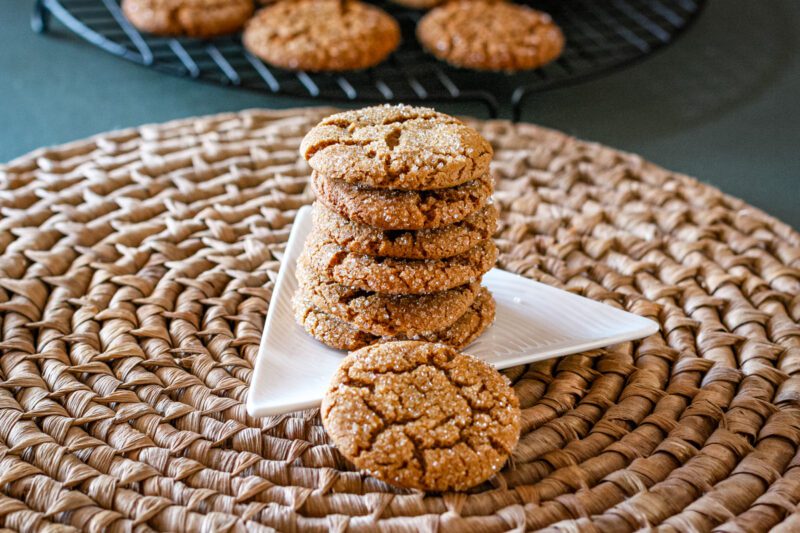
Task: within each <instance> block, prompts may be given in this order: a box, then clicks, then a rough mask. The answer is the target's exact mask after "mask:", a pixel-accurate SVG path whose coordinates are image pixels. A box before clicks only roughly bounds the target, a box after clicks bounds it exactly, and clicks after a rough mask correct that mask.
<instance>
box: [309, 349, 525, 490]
mask: <svg viewBox="0 0 800 533" xmlns="http://www.w3.org/2000/svg"><path fill="white" fill-rule="evenodd" d="M320 412H321V415H322V423H323V425H324V426H325V430H326V431H327V433H328V435H329V436H330V438H331V440H332V441H333V443H334V444H335V445H336V448H337V449H338V450H339V451H340V452H341V453H342V454H343V455H344V456H345V457H347V458H348V459H349V460H350V461H352V462H353V464H354V465H355V466H356V468H358V469H360V470H365V471H367V472H369V473H370V474H371V475H373V476H375V477H377V478H378V479H382V480H383V481H386V482H387V483H391V484H393V485H397V486H400V487H405V488H411V489H420V490H425V491H449V490H466V489H469V488H470V487H474V486H475V485H478V484H480V483H482V482H483V481H486V480H487V479H488V478H490V477H491V476H492V475H493V474H494V473H495V472H497V471H498V470H500V468H502V466H503V465H504V464H505V462H506V460H507V458H508V457H509V456H510V455H511V452H512V450H513V448H514V446H515V445H516V444H517V441H518V440H519V431H520V418H521V415H520V409H519V400H518V398H517V396H516V395H515V394H514V391H513V390H512V389H511V387H510V386H509V384H508V381H507V379H506V378H505V377H503V376H502V375H501V374H500V373H499V372H497V371H496V370H495V369H494V368H492V367H491V366H489V365H488V364H487V363H485V362H484V361H481V360H480V359H477V358H475V357H472V356H470V355H463V354H459V353H458V352H456V351H455V350H453V349H452V348H449V347H447V346H444V345H441V344H430V343H425V342H391V343H385V344H379V345H375V346H370V347H367V348H364V349H362V350H358V351H357V352H353V353H351V354H350V355H348V356H347V357H346V358H345V360H344V361H343V362H342V364H341V366H340V367H339V369H338V370H337V371H336V374H335V375H334V377H333V380H332V381H331V384H330V387H329V389H328V392H327V394H326V395H325V398H324V399H323V401H322V408H321V411H320Z"/></svg>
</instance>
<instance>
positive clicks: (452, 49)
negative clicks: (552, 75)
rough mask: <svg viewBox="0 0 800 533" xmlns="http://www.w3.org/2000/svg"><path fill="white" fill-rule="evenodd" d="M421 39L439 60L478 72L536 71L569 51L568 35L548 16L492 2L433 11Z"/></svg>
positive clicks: (458, 4) (481, 0) (449, 5)
mask: <svg viewBox="0 0 800 533" xmlns="http://www.w3.org/2000/svg"><path fill="white" fill-rule="evenodd" d="M417 38H418V39H419V41H420V42H421V43H422V45H423V46H424V47H425V48H426V49H427V50H428V51H429V52H430V53H431V54H433V55H434V56H436V57H438V58H439V59H442V60H444V61H447V62H448V63H451V64H452V65H455V66H458V67H466V68H471V69H475V70H500V71H517V70H528V69H534V68H538V67H541V66H542V65H545V64H547V63H549V62H551V61H553V60H554V59H556V58H557V57H558V56H559V55H561V52H562V50H563V49H564V34H563V33H562V32H561V29H560V28H559V27H558V26H556V24H555V23H554V22H553V20H552V19H551V18H550V16H549V15H548V14H547V13H543V12H541V11H537V10H535V9H531V8H529V7H527V6H521V5H517V4H512V3H506V2H495V1H490V0H470V1H463V2H450V3H447V4H445V5H443V6H439V7H437V8H434V9H433V10H431V11H430V12H429V13H428V14H426V15H425V16H424V17H423V18H422V20H420V22H419V24H418V25H417Z"/></svg>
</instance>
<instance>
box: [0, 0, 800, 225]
mask: <svg viewBox="0 0 800 533" xmlns="http://www.w3.org/2000/svg"><path fill="white" fill-rule="evenodd" d="M30 11H31V3H30V2H27V1H23V0H12V1H11V2H10V3H9V5H6V6H4V9H3V11H2V13H0V26H1V27H2V28H3V31H2V32H0V50H2V51H3V52H2V53H0V72H1V73H2V75H0V96H2V97H1V98H0V117H2V119H3V120H2V123H3V128H2V130H0V161H4V160H8V159H12V158H14V157H16V156H19V155H21V154H23V153H25V152H27V151H29V150H32V149H34V148H36V147H39V146H43V145H51V144H56V143H63V142H67V141H70V140H73V139H79V138H82V137H86V136H88V135H91V134H94V133H98V132H102V131H106V130H110V129H117V128H123V127H128V126H135V125H138V124H143V123H148V122H161V121H165V120H170V119H174V118H180V117H189V116H194V115H203V114H208V113H215V112H220V111H232V110H239V109H244V108H249V107H268V108H284V107H291V106H298V105H316V104H327V103H329V102H320V101H309V100H300V99H287V98H275V97H270V96H267V95H261V94H255V93H251V92H246V91H239V90H235V89H230V88H224V87H216V86H211V85H206V84H203V83H198V82H194V81H191V80H188V79H181V78H173V77H170V76H166V75H163V74H159V73H156V72H153V71H150V70H147V69H145V68H142V67H139V66H137V65H134V64H131V63H127V62H125V61H123V60H120V59H118V58H116V57H113V56H111V55H109V54H107V53H105V52H103V51H101V50H99V49H97V48H94V47H92V46H91V45H89V44H87V43H85V42H83V41H82V40H80V39H79V38H77V37H75V36H74V35H72V34H70V33H69V32H68V31H66V30H64V29H63V28H61V27H60V26H59V25H58V24H54V26H53V31H52V32H51V33H49V34H48V35H45V36H40V35H36V34H34V33H33V32H32V31H31V30H30V26H29V15H30ZM798 28H800V3H798V2H796V1H795V0H774V1H771V2H752V1H748V0H711V1H710V2H709V5H708V7H707V9H706V11H705V13H704V14H703V15H702V16H701V18H700V20H699V21H698V22H697V24H696V25H695V26H694V27H693V28H691V29H690V30H689V32H688V33H687V34H686V35H685V36H684V37H683V38H682V39H681V40H679V41H678V42H677V43H675V44H674V45H672V46H670V47H669V48H668V49H666V50H665V51H663V52H662V53H660V54H657V55H656V56H654V57H652V58H649V59H647V60H645V61H644V62H642V63H639V64H638V65H635V66H632V67H629V68H627V69H624V70H622V71H620V72H618V73H615V74H613V75H610V76H606V77H603V78H601V79H598V80H595V81H593V82H589V83H585V84H582V85H578V86H575V87H570V88H565V89H560V90H555V91H551V92H547V93H542V94H540V95H537V96H536V97H535V98H534V99H533V101H532V102H531V104H530V105H529V106H528V108H527V109H526V111H525V113H524V115H523V119H524V120H526V121H531V122H537V123H539V124H542V125H545V126H549V127H554V128H557V129H560V130H563V131H566V132H568V133H570V134H573V135H576V136H579V137H582V138H585V139H591V140H595V141H599V142H602V143H605V144H608V145H611V146H614V147H617V148H620V149H624V150H629V151H633V152H636V153H639V154H641V155H642V156H644V157H646V158H648V159H650V160H652V161H654V162H656V163H658V164H661V165H663V166H665V167H668V168H670V169H672V170H677V171H681V172H685V173H687V174H690V175H694V176H697V177H699V178H701V179H702V180H704V181H707V182H709V183H712V184H713V185H716V186H718V187H719V188H721V189H722V190H724V191H725V192H728V193H730V194H733V195H735V196H738V197H741V198H743V199H745V200H746V201H748V202H749V203H751V204H753V205H755V206H757V207H760V208H762V209H764V210H765V211H767V212H769V213H770V214H773V215H775V216H777V217H778V218H780V219H782V220H783V221H785V222H787V223H789V224H791V225H792V226H794V227H795V228H800V209H798V208H797V205H798V200H800V194H798V192H797V188H798V186H800V156H799V155H798V146H800V105H798V101H800V46H799V45H798V34H800V32H798V31H797V30H798ZM443 109H444V110H445V111H448V112H454V113H464V114H470V113H479V110H478V109H477V108H472V107H470V106H461V107H453V106H451V107H443ZM504 111H505V112H506V113H507V112H508V110H504Z"/></svg>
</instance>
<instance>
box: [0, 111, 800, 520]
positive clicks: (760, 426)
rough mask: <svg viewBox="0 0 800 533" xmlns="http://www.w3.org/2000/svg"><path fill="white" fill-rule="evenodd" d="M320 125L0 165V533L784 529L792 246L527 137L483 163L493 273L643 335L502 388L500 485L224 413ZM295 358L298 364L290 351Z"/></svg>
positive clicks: (721, 205) (198, 126)
mask: <svg viewBox="0 0 800 533" xmlns="http://www.w3.org/2000/svg"><path fill="white" fill-rule="evenodd" d="M330 111H331V110H326V109H322V110H320V109H315V110H289V111H279V112H274V111H246V112H242V113H238V114H225V115H218V116H212V117H204V118H197V119H191V120H183V121H178V122H172V123H168V124H163V125H157V126H143V127H141V128H138V129H130V130H125V131H120V132H114V133H108V134H104V135H100V136H98V137H94V138H92V139H89V140H84V141H79V142H76V143H72V144H68V145H64V146H60V147H56V148H49V149H44V150H39V151H37V152H34V153H32V154H30V155H27V156H24V157H22V158H20V159H17V160H15V161H13V162H11V163H10V164H8V165H6V166H4V167H0V206H1V212H2V219H0V250H2V256H0V320H2V323H1V324H0V325H1V327H2V339H1V342H0V348H1V349H2V359H0V373H1V375H0V377H1V378H2V384H1V385H2V386H1V387H0V525H2V526H4V527H6V528H9V529H15V530H23V531H29V530H33V529H40V528H42V529H43V528H47V527H51V528H53V529H58V528H60V527H64V526H71V527H75V528H78V529H84V530H88V531H124V530H130V529H134V530H137V531H145V530H151V529H153V530H169V531H190V532H193V533H194V532H205V531H226V530H227V531H245V530H249V531H260V530H269V529H270V528H275V529H278V530H281V531H292V530H301V531H329V530H332V531H344V530H350V531H368V530H375V529H376V528H377V527H380V528H381V529H382V530H386V531H418V530H421V531H436V530H438V531H470V530H476V531H506V530H511V529H513V530H522V529H536V528H545V527H552V528H555V529H559V530H567V531H575V530H586V531H594V530H597V531H600V530H602V531H612V530H613V531H626V530H636V529H639V528H646V527H650V526H661V527H663V528H664V529H665V530H682V531H709V530H714V529H716V530H718V531H730V532H734V531H743V530H745V531H750V530H764V529H767V528H769V527H771V526H774V525H776V524H779V523H782V525H783V526H784V529H786V530H798V528H800V514H798V512H797V509H798V508H797V503H798V499H800V455H798V440H799V439H800V409H798V402H799V401H800V326H798V322H799V321H800V270H798V267H800V235H798V234H797V233H795V232H794V231H792V230H791V229H790V228H789V227H788V226H786V225H784V224H782V223H780V222H778V221H776V220H774V219H773V218H770V217H768V216H766V215H764V214H763V213H761V212H760V211H758V210H756V209H753V208H751V207H749V206H747V205H746V204H744V203H743V202H741V201H739V200H736V199H733V198H731V197H729V196H726V195H724V194H722V193H720V192H719V191H717V190H715V189H713V188H711V187H708V186H706V185H703V184H701V183H699V182H697V181H695V180H693V179H691V178H688V177H685V176H682V175H678V174H674V173H671V172H668V171H665V170H663V169H661V168H658V167H656V166H654V165H652V164H650V163H648V162H646V161H644V160H642V159H641V158H640V157H638V156H635V155H630V154H625V153H621V152H618V151H615V150H612V149H609V148H606V147H603V146H600V145H597V144H590V143H585V142H581V141H578V140H576V139H573V138H571V137H569V136H567V135H564V134H561V133H558V132H554V131H550V130H546V129H543V128H539V127H536V126H532V125H526V124H519V125H513V124H511V123H508V122H503V121H494V122H476V123H475V125H476V127H478V128H479V129H480V130H481V132H482V133H483V134H484V135H485V136H486V137H487V138H488V139H490V140H491V142H492V144H493V145H494V146H495V150H496V157H495V164H494V167H493V168H494V173H495V176H496V177H497V180H498V183H497V193H496V202H497V204H498V206H499V207H500V209H501V213H502V215H501V217H502V223H501V229H500V231H499V232H498V234H497V242H498V245H499V246H500V249H501V258H500V266H502V267H503V268H505V269H508V270H510V271H513V272H517V273H520V274H523V275H525V276H529V277H531V278H534V279H537V280H541V281H544V282H546V283H549V284H551V285H555V286H557V287H562V288H566V289H568V290H571V291H574V292H576V293H579V294H582V295H585V296H588V297H590V298H594V299H596V300H600V301H603V302H605V303H608V304H610V305H614V306H618V307H621V308H624V309H627V310H629V311H632V312H634V313H638V314H640V315H643V316H646V317H650V318H652V319H654V320H657V321H659V322H660V324H661V333H660V334H657V335H653V336H651V337H649V338H647V339H644V340H642V341H641V342H634V343H625V344H621V345H618V346H614V347H611V348H609V349H607V350H598V351H593V352H590V353H583V354H579V355H573V356H569V357H564V358H561V359H555V360H550V361H543V362H540V363H536V364H532V365H527V366H521V367H517V368H513V369H510V370H508V371H506V374H507V375H508V376H509V377H510V378H511V380H512V381H513V383H514V388H515V390H516V392H517V394H518V395H519V397H520V400H521V403H522V407H523V433H522V437H521V440H520V443H519V446H518V447H517V449H516V451H515V453H514V457H513V462H512V464H511V465H509V466H507V467H506V468H505V469H504V470H503V471H502V472H501V473H500V474H499V475H497V476H496V477H495V478H493V479H492V480H490V482H488V483H486V484H485V485H484V486H481V487H479V488H477V489H475V490H474V491H472V492H470V493H453V494H444V495H430V496H425V495H424V494H421V493H415V492H408V491H399V490H396V489H393V488H392V487H390V486H388V485H386V484H384V483H381V482H379V481H377V480H375V479H373V478H370V477H368V476H364V475H361V474H359V473H357V472H354V471H352V468H351V467H350V466H349V465H348V464H347V462H346V461H345V460H344V459H343V458H342V456H341V455H340V454H339V453H338V452H337V451H336V450H335V448H333V447H332V446H331V445H330V444H329V442H328V440H327V437H326V435H325V432H324V431H323V429H322V426H321V424H320V420H319V416H318V412H317V410H310V411H304V412H299V413H293V414H289V415H285V416H277V417H268V418H261V419H254V418H251V417H249V416H248V415H247V413H246V412H245V408H244V402H245V397H246V395H247V391H248V383H249V382H250V379H251V376H252V373H253V365H254V363H255V357H256V353H257V350H258V344H259V340H260V334H261V330H262V325H263V322H264V317H265V313H266V309H267V306H268V305H269V300H270V295H271V292H272V287H273V282H274V280H275V276H276V274H277V272H278V267H279V263H280V261H281V257H282V250H283V248H284V246H285V242H286V239H287V236H288V234H289V230H290V226H291V223H292V220H293V217H294V215H295V213H296V210H297V209H298V207H300V206H302V205H304V204H307V203H309V202H311V201H312V196H311V193H310V192H309V190H308V188H307V177H308V174H309V171H308V168H307V167H306V166H305V163H304V162H302V161H300V160H299V159H298V155H297V146H298V144H299V142H300V139H301V138H302V136H303V135H304V133H305V132H306V131H307V130H308V128H309V127H310V126H312V125H313V124H314V123H316V122H317V121H318V120H319V119H320V118H321V117H322V116H324V115H326V114H328V113H330ZM297 356H298V357H302V354H297Z"/></svg>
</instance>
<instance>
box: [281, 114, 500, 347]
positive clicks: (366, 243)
mask: <svg viewBox="0 0 800 533" xmlns="http://www.w3.org/2000/svg"><path fill="white" fill-rule="evenodd" d="M300 151H301V154H302V155H303V157H305V159H306V160H307V161H308V163H309V165H310V166H311V168H312V170H313V173H312V177H311V183H312V186H313V188H314V191H315V192H316V195H317V202H316V203H315V204H314V225H313V229H312V231H311V233H310V235H309V237H308V239H307V241H306V245H305V249H304V252H303V254H302V255H301V257H300V258H299V260H298V264H297V277H298V281H299V285H300V287H299V290H298V292H297V294H296V295H295V298H294V306H295V316H296V319H297V321H298V323H300V324H301V325H302V326H303V327H304V328H305V329H306V331H308V332H309V333H310V334H311V335H312V336H313V337H315V338H316V339H318V340H320V341H321V342H323V343H325V344H327V345H328V346H331V347H333V348H337V349H340V350H355V349H357V348H360V347H363V346H366V345H369V344H374V343H377V342H383V341H387V340H403V339H419V340H427V341H431V342H441V343H444V344H449V345H451V346H454V347H456V348H460V347H463V346H466V345H467V344H469V343H470V342H472V341H473V340H474V339H475V338H476V337H477V336H478V335H480V334H481V333H482V332H483V331H484V330H485V329H486V327H487V326H488V325H489V324H490V323H491V322H492V320H493V319H494V313H495V304H494V300H493V299H492V296H491V294H490V293H489V291H488V290H487V289H486V288H484V287H482V286H481V284H480V282H481V277H482V276H483V274H485V273H486V272H487V271H488V270H489V269H491V268H492V267H493V266H494V263H495V260H496V259H497V248H496V247H495V245H494V242H493V241H492V239H491V237H492V234H493V233H494V230H495V226H496V223H497V212H496V210H495V207H494V205H492V204H491V203H490V197H491V194H492V192H493V182H492V178H491V176H490V174H489V163H490V161H491V159H492V148H491V145H490V144H489V143H488V141H486V139H484V138H483V137H482V136H481V135H480V134H479V133H478V132H477V131H475V130H474V129H472V128H470V127H469V126H467V125H465V124H464V123H463V122H461V121H459V120H457V119H455V118H453V117H451V116H448V115H445V114H442V113H438V112H436V111H434V110H433V109H428V108H415V107H409V106H403V105H400V106H377V107H368V108H365V109H361V110H356V111H348V112H344V113H339V114H336V115H332V116H330V117H328V118H326V119H324V120H323V121H322V122H320V123H319V124H318V125H317V126H316V127H314V128H313V129H312V130H311V131H310V132H309V133H308V135H306V137H305V138H304V139H303V142H302V145H301V147H300Z"/></svg>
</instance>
